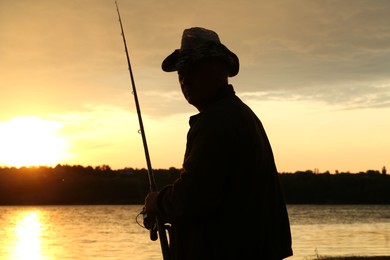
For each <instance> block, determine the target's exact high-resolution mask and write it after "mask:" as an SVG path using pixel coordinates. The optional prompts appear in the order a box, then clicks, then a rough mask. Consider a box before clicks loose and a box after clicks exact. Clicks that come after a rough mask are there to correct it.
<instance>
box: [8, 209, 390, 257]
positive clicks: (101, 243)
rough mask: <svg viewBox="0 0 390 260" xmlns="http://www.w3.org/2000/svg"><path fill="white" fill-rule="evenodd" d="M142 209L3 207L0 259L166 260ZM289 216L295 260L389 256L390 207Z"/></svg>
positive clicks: (300, 211) (292, 212)
mask: <svg viewBox="0 0 390 260" xmlns="http://www.w3.org/2000/svg"><path fill="white" fill-rule="evenodd" d="M141 208H142V206H139V205H131V206H36V207H31V206H29V207H24V206H23V207H20V206H12V207H8V206H0V259H1V260H3V259H4V260H5V259H7V260H8V259H29V260H30V259H36V260H43V259H45V260H46V259H47V260H49V259H134V260H157V259H161V258H162V257H161V253H160V245H159V242H158V241H157V242H153V241H150V240H149V233H148V231H147V230H145V229H143V228H141V227H140V226H139V225H138V224H137V223H136V221H135V219H136V216H137V214H138V213H139V211H140V210H141ZM237 209H238V210H239V208H237ZM288 211H289V215H290V222H291V230H292V236H293V250H294V256H293V257H291V258H288V259H290V260H298V259H299V260H300V259H311V258H313V257H314V256H315V255H316V254H317V253H318V254H320V255H390V205H384V206H383V205H337V206H335V205H320V206H317V205H289V206H288ZM139 220H140V222H142V218H139ZM242 221H245V220H244V219H243V220H242ZM237 224H239V225H242V226H246V225H243V224H245V223H241V224H240V223H237Z"/></svg>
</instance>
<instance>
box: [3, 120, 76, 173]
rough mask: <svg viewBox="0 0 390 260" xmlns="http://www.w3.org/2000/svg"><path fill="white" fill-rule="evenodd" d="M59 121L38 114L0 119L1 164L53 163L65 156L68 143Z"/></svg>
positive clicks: (16, 165) (17, 165) (35, 164)
mask: <svg viewBox="0 0 390 260" xmlns="http://www.w3.org/2000/svg"><path fill="white" fill-rule="evenodd" d="M60 127H61V123H59V122H55V121H50V120H44V119H40V118H39V117H14V118H12V119H11V120H9V121H6V122H0V165H5V166H15V167H20V166H39V165H55V164H57V163H59V162H60V160H62V159H64V158H65V157H66V156H67V148H68V146H69V144H68V143H67V142H66V141H65V139H64V138H62V137H61V136H60V135H59V133H58V130H59V128H60Z"/></svg>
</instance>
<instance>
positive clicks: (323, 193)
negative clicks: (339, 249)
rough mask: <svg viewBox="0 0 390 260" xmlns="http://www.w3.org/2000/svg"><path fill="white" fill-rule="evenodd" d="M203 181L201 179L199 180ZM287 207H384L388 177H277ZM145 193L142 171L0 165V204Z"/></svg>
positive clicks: (127, 200)
mask: <svg viewBox="0 0 390 260" xmlns="http://www.w3.org/2000/svg"><path fill="white" fill-rule="evenodd" d="M154 175H155V178H156V182H157V185H158V186H159V187H162V186H164V185H167V184H170V183H172V182H173V181H174V180H175V179H176V178H178V177H179V175H180V169H176V168H173V167H172V168H169V169H155V170H154ZM205 181H207V180H205ZM280 181H281V185H282V188H283V191H284V194H285V198H286V202H287V203H288V204H390V175H388V174H387V173H386V170H383V169H382V171H381V172H379V171H375V170H368V171H366V172H359V173H336V174H330V173H329V172H325V173H319V171H318V170H315V171H311V170H308V171H298V172H295V173H280ZM148 192H149V180H148V176H147V170H146V169H133V168H125V169H120V170H112V169H111V168H110V167H109V166H108V165H102V166H97V167H91V166H87V167H84V166H80V165H74V166H70V165H57V166H56V167H43V166H41V167H21V168H13V167H0V205H74V204H142V203H143V201H144V198H145V196H146V194H147V193H148Z"/></svg>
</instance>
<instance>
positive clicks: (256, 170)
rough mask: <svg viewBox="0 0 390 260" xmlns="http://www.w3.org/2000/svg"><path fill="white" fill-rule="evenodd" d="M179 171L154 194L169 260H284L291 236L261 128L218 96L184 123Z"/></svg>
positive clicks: (232, 99) (231, 99)
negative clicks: (185, 131)
mask: <svg viewBox="0 0 390 260" xmlns="http://www.w3.org/2000/svg"><path fill="white" fill-rule="evenodd" d="M190 126H191V128H190V130H189V132H188V136H187V147H186V153H185V157H184V163H183V172H182V173H181V175H180V178H179V179H177V180H176V181H175V182H174V184H173V185H169V186H167V187H164V188H163V189H162V190H161V191H160V193H159V195H158V205H159V214H160V215H161V216H162V218H163V219H164V221H165V222H168V223H171V228H172V229H171V235H170V246H171V252H172V255H173V259H179V260H189V259H194V260H195V259H196V260H208V259H210V260H211V259H213V260H217V259H221V260H222V259H223V260H225V259H264V260H273V259H283V258H285V257H288V256H290V255H292V250H291V234H290V226H289V220H288V215H287V210H286V206H285V203H284V199H283V195H282V192H281V188H280V185H279V179H278V174H277V170H276V166H275V162H274V158H273V154H272V150H271V146H270V144H269V141H268V138H267V136H266V133H265V131H264V128H263V126H262V124H261V122H260V120H259V119H258V118H257V116H256V115H255V114H254V113H253V112H252V111H251V109H250V108H249V107H248V106H246V105H245V104H244V103H243V102H242V101H241V100H240V99H239V98H238V97H237V96H236V95H235V93H234V90H233V87H232V86H230V85H229V86H228V87H227V88H226V89H224V90H223V91H222V92H221V93H220V94H219V95H218V96H217V97H216V98H215V99H214V100H213V102H212V104H211V105H210V106H208V107H207V108H206V109H205V110H204V111H203V112H201V113H199V114H197V115H195V116H192V117H191V118H190Z"/></svg>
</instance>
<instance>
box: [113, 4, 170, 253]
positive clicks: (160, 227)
mask: <svg viewBox="0 0 390 260" xmlns="http://www.w3.org/2000/svg"><path fill="white" fill-rule="evenodd" d="M115 5H116V10H117V12H118V18H119V24H120V27H121V33H122V38H123V44H124V46H125V52H126V58H127V65H128V68H129V73H130V80H131V85H132V90H133V96H134V101H135V107H136V109H137V115H138V122H139V127H140V132H141V136H142V143H143V146H144V151H145V158H146V164H147V166H148V179H149V190H150V191H151V192H156V191H157V185H156V180H155V178H154V173H153V169H152V164H151V162H150V156H149V150H148V144H147V142H146V135H145V129H144V124H143V122H142V116H141V108H140V105H139V101H138V96H137V89H136V88H135V82H134V76H133V70H132V69H131V63H130V57H129V51H128V49H127V43H126V38H125V33H124V31H123V25H122V19H121V15H120V13H119V7H118V3H117V1H116V0H115ZM143 214H145V213H143ZM145 217H147V216H146V215H144V218H145ZM152 222H154V221H152ZM153 226H155V227H156V228H157V232H158V236H159V237H160V245H161V251H162V254H163V259H164V260H169V259H170V256H169V245H168V239H167V234H166V232H165V226H164V223H163V222H162V221H161V220H160V218H159V216H156V217H155V225H153V224H152V226H149V230H150V238H151V239H152V240H156V239H157V237H156V235H157V234H156V230H155V228H154V227H153Z"/></svg>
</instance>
